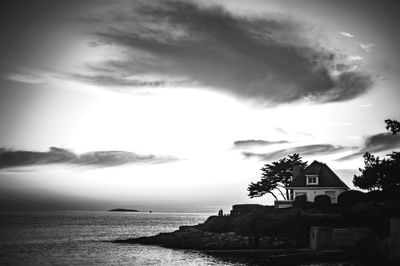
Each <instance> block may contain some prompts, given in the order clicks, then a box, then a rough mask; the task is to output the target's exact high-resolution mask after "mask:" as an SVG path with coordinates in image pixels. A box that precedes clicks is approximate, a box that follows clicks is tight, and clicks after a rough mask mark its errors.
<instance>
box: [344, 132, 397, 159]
mask: <svg viewBox="0 0 400 266" xmlns="http://www.w3.org/2000/svg"><path fill="white" fill-rule="evenodd" d="M399 147H400V135H392V134H390V133H380V134H376V135H372V136H369V137H367V138H366V139H365V141H364V145H363V146H362V147H361V148H360V150H359V151H358V152H355V153H353V154H350V155H347V156H345V157H342V158H340V159H338V161H345V160H350V159H354V158H357V157H358V158H361V157H362V156H363V154H364V153H366V152H370V153H375V152H383V151H389V150H393V149H396V148H399Z"/></svg>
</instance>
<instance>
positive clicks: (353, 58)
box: [347, 55, 364, 61]
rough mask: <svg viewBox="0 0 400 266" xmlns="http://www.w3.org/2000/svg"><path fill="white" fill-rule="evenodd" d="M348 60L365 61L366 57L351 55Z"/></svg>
mask: <svg viewBox="0 0 400 266" xmlns="http://www.w3.org/2000/svg"><path fill="white" fill-rule="evenodd" d="M347 59H348V60H350V61H360V60H363V59H364V57H362V56H359V55H350V56H348V57H347Z"/></svg>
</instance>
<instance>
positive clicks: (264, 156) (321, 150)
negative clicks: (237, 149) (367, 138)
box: [242, 144, 349, 161]
mask: <svg viewBox="0 0 400 266" xmlns="http://www.w3.org/2000/svg"><path fill="white" fill-rule="evenodd" d="M347 149H349V148H348V147H343V146H334V145H330V144H315V145H306V146H298V147H293V148H289V149H282V150H278V151H274V152H270V153H252V152H242V154H243V155H244V156H245V157H246V158H252V157H256V158H259V159H260V160H263V161H266V160H276V159H280V158H283V157H286V156H287V155H289V154H293V153H299V154H300V155H302V156H304V155H325V154H332V153H337V152H341V151H344V150H347Z"/></svg>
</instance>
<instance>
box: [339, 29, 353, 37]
mask: <svg viewBox="0 0 400 266" xmlns="http://www.w3.org/2000/svg"><path fill="white" fill-rule="evenodd" d="M338 33H339V34H340V35H342V36H344V37H347V38H354V35H353V34H351V33H348V32H345V31H339V32H338Z"/></svg>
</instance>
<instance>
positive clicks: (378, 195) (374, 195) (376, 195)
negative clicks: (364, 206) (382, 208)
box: [365, 190, 385, 202]
mask: <svg viewBox="0 0 400 266" xmlns="http://www.w3.org/2000/svg"><path fill="white" fill-rule="evenodd" d="M365 201H369V202H383V201H385V195H384V193H383V192H382V191H381V190H373V191H370V192H368V193H367V194H365Z"/></svg>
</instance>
